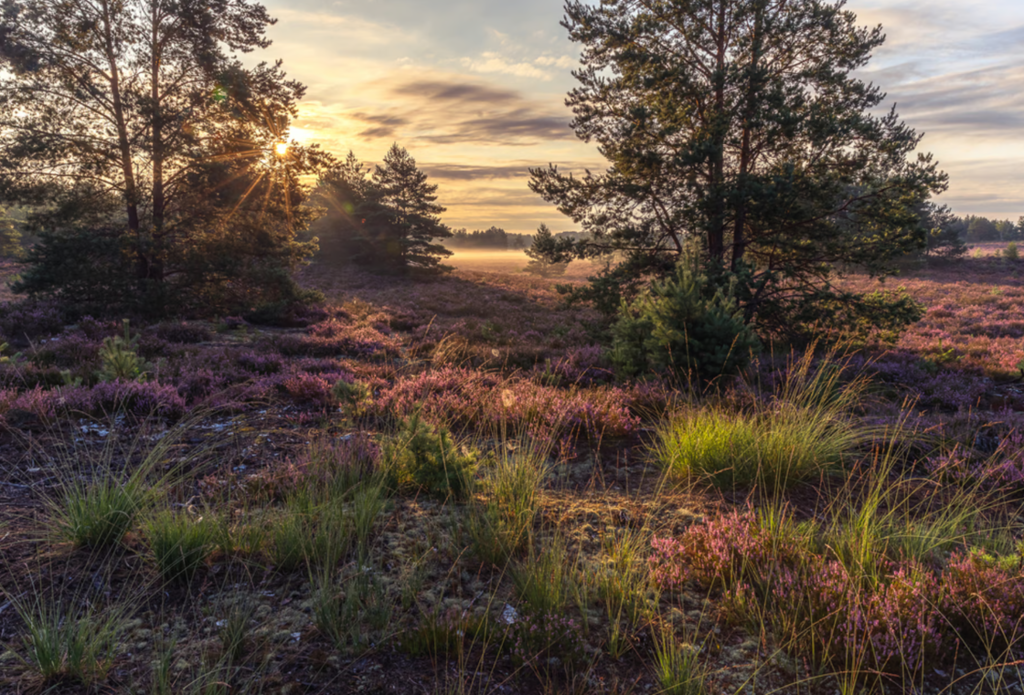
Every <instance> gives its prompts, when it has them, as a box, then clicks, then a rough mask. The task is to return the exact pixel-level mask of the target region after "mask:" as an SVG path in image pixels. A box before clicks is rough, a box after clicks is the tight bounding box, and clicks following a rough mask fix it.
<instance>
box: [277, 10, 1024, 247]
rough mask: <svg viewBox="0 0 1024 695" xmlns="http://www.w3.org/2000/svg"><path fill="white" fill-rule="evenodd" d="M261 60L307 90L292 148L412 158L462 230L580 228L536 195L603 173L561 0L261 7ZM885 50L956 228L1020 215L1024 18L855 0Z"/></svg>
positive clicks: (898, 95) (895, 88)
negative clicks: (538, 187)
mask: <svg viewBox="0 0 1024 695" xmlns="http://www.w3.org/2000/svg"><path fill="white" fill-rule="evenodd" d="M264 2H265V3H266V6H267V8H268V9H269V10H270V12H271V14H272V15H273V16H274V17H276V18H277V19H278V23H277V24H276V25H275V26H274V27H271V29H270V32H269V35H270V38H271V39H272V40H273V41H274V43H273V45H272V46H271V47H270V48H269V49H268V50H267V51H265V52H264V53H263V55H261V56H260V57H261V58H264V59H272V58H273V59H277V58H280V59H282V60H283V61H284V67H285V70H286V71H287V72H288V74H289V76H290V77H293V78H295V79H298V80H299V81H301V82H303V83H304V84H305V85H307V87H308V89H307V92H306V96H305V99H304V100H303V102H302V103H301V105H300V113H299V117H298V119H296V121H295V122H294V124H293V129H292V135H293V137H295V138H296V139H298V140H301V141H308V142H318V143H321V145H322V146H323V147H325V148H326V149H327V150H329V151H331V152H333V153H335V154H337V155H340V156H344V155H346V154H347V153H348V151H349V150H352V151H353V152H355V154H356V156H357V157H358V158H359V159H360V160H362V161H364V162H367V163H374V162H377V161H380V159H381V158H382V157H383V155H384V153H385V152H386V151H387V149H388V148H389V147H390V146H391V144H392V143H395V142H397V143H398V144H399V145H401V146H403V147H405V148H406V149H408V150H409V152H410V153H411V154H412V155H413V157H415V158H416V160H417V162H418V163H419V165H420V167H421V168H422V169H423V170H424V171H426V172H427V173H428V175H429V176H430V180H431V181H432V182H433V183H437V184H438V185H439V190H438V195H439V202H440V203H441V204H442V205H444V206H446V207H447V208H448V210H447V212H446V213H445V214H444V215H443V216H442V218H443V220H444V221H445V222H446V223H447V224H449V225H451V226H452V227H455V228H460V227H466V228H468V229H470V230H473V229H486V228H487V227H490V226H492V225H495V226H498V227H502V228H504V229H506V230H507V231H510V232H524V233H530V232H532V231H533V230H535V229H536V228H537V227H538V226H539V225H540V224H541V223H545V224H547V225H548V226H549V227H551V228H552V229H553V230H556V231H559V230H566V229H572V228H573V224H572V222H571V220H568V219H567V218H565V217H564V216H562V215H561V214H560V213H559V212H558V211H557V210H556V209H555V208H554V207H553V206H551V205H549V204H547V203H545V202H544V201H543V200H542V199H541V198H540V197H539V196H536V195H535V194H533V193H532V192H531V191H530V190H529V188H528V187H527V182H528V181H529V172H528V168H529V167H531V166H532V167H536V166H546V165H547V164H549V163H553V164H557V165H558V166H559V167H560V168H562V169H565V170H568V171H582V170H583V169H585V168H590V169H593V170H600V169H602V168H603V162H604V160H603V159H602V158H601V156H600V154H599V153H598V152H597V150H596V148H595V147H594V146H593V145H590V144H586V143H583V142H581V141H579V140H577V139H576V137H575V135H574V134H573V132H572V130H571V129H570V128H569V125H568V124H569V121H570V120H571V118H572V114H571V112H570V110H569V109H568V108H567V107H566V106H565V104H564V101H565V96H566V93H567V92H568V91H569V90H570V89H571V88H572V87H573V86H574V84H575V81H574V80H573V78H572V75H571V74H570V71H571V70H572V68H573V67H574V66H575V65H576V64H577V58H578V50H577V48H576V46H575V45H574V44H572V43H571V42H570V41H569V40H568V38H567V37H566V32H565V29H564V28H563V27H561V26H560V25H559V21H560V20H561V18H562V2H561V0H515V1H514V2H513V1H511V0H333V1H332V0H264ZM848 8H849V9H852V10H853V11H855V12H856V13H857V14H858V17H859V18H860V20H861V22H862V23H863V24H866V25H875V24H882V25H883V26H884V28H885V31H886V35H887V41H886V43H885V45H884V46H882V47H881V48H880V49H879V50H877V51H876V53H875V57H874V59H873V60H872V61H871V63H870V64H869V65H868V66H867V68H866V69H864V70H863V71H862V76H863V78H864V79H866V80H870V81H873V82H875V83H876V84H878V85H880V86H881V87H882V88H883V89H884V90H885V91H886V92H887V94H888V99H887V101H888V103H889V105H891V104H892V103H895V104H896V105H897V110H898V111H899V113H900V116H901V117H902V118H903V119H904V120H906V121H907V122H908V123H909V124H910V125H911V126H912V127H914V128H915V129H917V130H918V131H921V132H924V133H925V138H924V141H923V143H922V146H921V149H922V150H924V151H928V152H932V153H933V154H934V155H935V157H936V159H937V160H938V161H939V163H940V166H941V167H942V168H943V169H944V170H945V171H946V172H948V173H949V176H950V187H949V191H948V192H947V193H946V194H944V195H943V196H942V197H941V198H940V200H941V202H943V203H946V204H948V205H950V206H951V207H952V208H953V210H954V211H955V212H957V213H959V214H962V215H965V214H979V215H986V216H989V217H995V218H999V219H1004V218H1008V219H1012V220H1014V221H1016V220H1017V218H1018V217H1019V216H1021V215H1024V176H1022V175H1021V174H1019V173H1018V170H1019V169H1020V170H1024V3H1022V2H1020V0H903V1H896V2H892V1H890V2H883V1H882V0H850V1H849V3H848Z"/></svg>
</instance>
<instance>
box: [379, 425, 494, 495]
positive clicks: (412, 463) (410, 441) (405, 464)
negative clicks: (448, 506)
mask: <svg viewBox="0 0 1024 695" xmlns="http://www.w3.org/2000/svg"><path fill="white" fill-rule="evenodd" d="M381 463H382V467H383V469H384V471H385V475H386V477H387V478H388V482H389V484H390V486H391V487H393V488H398V489H402V488H405V489H419V490H423V491H424V492H426V493H427V494H429V495H431V496H433V497H437V498H439V499H442V500H443V499H449V498H451V499H455V500H464V499H467V498H468V497H469V494H470V492H471V490H472V485H473V472H474V470H475V468H476V457H475V456H474V455H473V452H470V451H467V450H466V449H464V448H463V447H462V446H460V445H459V444H458V443H456V442H455V440H454V439H453V438H452V435H451V432H449V431H448V429H447V428H445V427H434V426H432V425H430V424H428V423H427V422H425V421H424V420H423V419H422V418H421V417H420V414H419V413H418V412H416V413H413V414H412V415H410V416H409V417H408V418H406V419H405V420H403V421H402V423H401V425H399V427H398V431H397V432H396V433H395V434H394V435H392V436H391V437H388V438H386V439H385V440H384V442H383V444H382V446H381Z"/></svg>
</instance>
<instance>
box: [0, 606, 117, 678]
mask: <svg viewBox="0 0 1024 695" xmlns="http://www.w3.org/2000/svg"><path fill="white" fill-rule="evenodd" d="M14 606H15V609H16V610H17V611H18V615H19V617H20V618H21V620H22V622H24V624H25V631H24V634H23V637H22V642H23V644H24V646H25V649H26V651H27V661H28V664H29V665H30V666H31V667H32V668H33V669H34V670H36V671H37V672H38V673H39V675H40V676H41V677H42V678H43V680H44V681H47V682H52V681H57V680H67V679H70V680H75V681H78V682H80V683H84V684H91V683H96V682H99V681H102V680H103V679H104V678H106V675H107V672H108V671H109V670H110V667H111V666H112V665H113V660H114V654H115V652H116V649H117V646H118V644H119V643H120V642H121V639H122V637H123V636H124V632H125V621H124V620H123V616H122V615H121V614H120V613H119V612H118V611H108V612H92V611H89V612H84V613H83V612H75V610H74V609H72V608H70V607H68V606H64V605H61V604H59V603H57V602H48V601H44V600H37V602H36V603H35V604H23V603H20V602H14Z"/></svg>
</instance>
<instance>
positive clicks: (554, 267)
mask: <svg viewBox="0 0 1024 695" xmlns="http://www.w3.org/2000/svg"><path fill="white" fill-rule="evenodd" d="M554 238H555V235H554V234H552V233H551V230H550V229H548V226H547V225H546V224H542V225H541V226H540V227H538V228H537V234H536V235H534V237H533V245H532V246H531V247H530V248H528V249H526V255H527V256H529V257H530V262H529V263H527V264H526V267H525V268H523V270H524V271H525V272H527V273H530V274H531V275H540V276H541V277H545V278H549V277H560V276H562V275H565V271H566V270H568V268H569V262H568V261H552V260H550V259H548V258H547V257H546V256H545V255H544V254H543V253H542V252H540V251H539V249H543V248H547V247H548V246H550V244H551V243H552V242H553V240H554Z"/></svg>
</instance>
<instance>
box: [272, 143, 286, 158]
mask: <svg viewBox="0 0 1024 695" xmlns="http://www.w3.org/2000/svg"><path fill="white" fill-rule="evenodd" d="M274 152H276V153H277V156H278V157H283V156H285V155H286V154H288V143H287V142H279V143H277V144H276V145H274Z"/></svg>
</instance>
